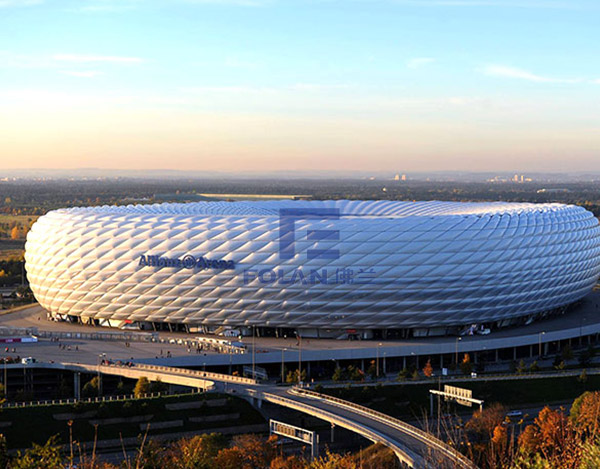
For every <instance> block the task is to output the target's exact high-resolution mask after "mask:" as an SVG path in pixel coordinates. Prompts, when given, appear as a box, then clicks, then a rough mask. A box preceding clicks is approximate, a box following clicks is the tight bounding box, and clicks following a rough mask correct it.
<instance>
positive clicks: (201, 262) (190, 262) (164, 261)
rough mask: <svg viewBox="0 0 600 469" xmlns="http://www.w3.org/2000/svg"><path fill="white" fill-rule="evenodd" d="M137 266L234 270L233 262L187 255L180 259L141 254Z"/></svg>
mask: <svg viewBox="0 0 600 469" xmlns="http://www.w3.org/2000/svg"><path fill="white" fill-rule="evenodd" d="M138 265H139V266H140V267H158V268H163V267H175V268H180V269H181V268H183V269H199V270H208V269H215V270H232V269H235V262H234V261H226V260H223V259H207V258H206V257H204V256H200V257H195V256H192V255H191V254H187V255H186V256H183V257H182V258H178V257H162V256H151V255H145V254H142V255H141V256H140V260H139V263H138Z"/></svg>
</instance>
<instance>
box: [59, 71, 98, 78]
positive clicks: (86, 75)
mask: <svg viewBox="0 0 600 469" xmlns="http://www.w3.org/2000/svg"><path fill="white" fill-rule="evenodd" d="M60 73H62V74H63V75H69V76H71V77H77V78H94V77H97V76H98V75H102V72H99V71H97V70H63V71H61V72H60Z"/></svg>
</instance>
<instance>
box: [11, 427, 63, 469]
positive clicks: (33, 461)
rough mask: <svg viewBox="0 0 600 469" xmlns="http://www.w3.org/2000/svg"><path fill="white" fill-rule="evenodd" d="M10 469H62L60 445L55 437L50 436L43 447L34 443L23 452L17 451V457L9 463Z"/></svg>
mask: <svg viewBox="0 0 600 469" xmlns="http://www.w3.org/2000/svg"><path fill="white" fill-rule="evenodd" d="M10 467H11V469H40V468H42V467H43V468H44V469H63V468H64V467H65V466H64V464H63V458H62V456H61V454H60V444H59V443H58V438H57V436H56V435H55V436H51V437H50V438H49V439H48V441H46V443H45V444H43V445H38V444H37V443H34V444H33V446H32V447H31V448H29V449H27V450H25V453H24V454H21V452H20V451H19V453H18V455H17V457H16V458H15V459H13V460H12V461H11V464H10Z"/></svg>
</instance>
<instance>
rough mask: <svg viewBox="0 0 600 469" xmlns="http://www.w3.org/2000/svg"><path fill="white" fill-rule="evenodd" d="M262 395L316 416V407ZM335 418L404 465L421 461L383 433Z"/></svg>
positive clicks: (274, 395)
mask: <svg viewBox="0 0 600 469" xmlns="http://www.w3.org/2000/svg"><path fill="white" fill-rule="evenodd" d="M256 394H259V393H256ZM260 394H262V398H263V399H267V400H269V401H271V402H274V403H279V404H281V405H284V406H286V407H289V408H292V409H293V408H299V409H304V412H306V413H308V414H309V415H314V414H315V407H314V406H310V405H306V404H304V403H302V402H298V401H295V400H293V399H288V398H287V397H283V396H278V395H276V394H271V393H260ZM257 397H258V396H257ZM316 410H317V411H318V410H320V409H316ZM321 412H323V414H326V415H330V414H331V412H327V411H321ZM334 418H335V419H336V420H337V421H338V422H343V423H344V426H345V427H346V428H348V429H349V430H352V431H354V432H357V433H359V434H361V435H363V436H364V437H366V438H368V439H370V440H371V441H373V442H379V443H383V444H385V445H386V446H388V447H390V448H391V449H392V450H393V451H394V453H395V454H396V455H397V456H398V458H399V459H400V460H401V461H402V462H403V463H405V464H408V465H409V466H410V467H415V463H416V461H417V460H418V459H419V457H418V456H417V455H416V454H409V452H408V451H406V450H405V449H403V448H400V447H399V446H397V445H395V444H394V442H393V441H390V439H389V438H387V437H386V436H384V435H382V434H381V433H379V432H376V431H374V430H372V429H370V428H366V427H365V426H363V425H360V424H357V423H355V422H352V421H351V420H349V419H347V418H344V417H341V416H339V415H334ZM336 423H337V422H336Z"/></svg>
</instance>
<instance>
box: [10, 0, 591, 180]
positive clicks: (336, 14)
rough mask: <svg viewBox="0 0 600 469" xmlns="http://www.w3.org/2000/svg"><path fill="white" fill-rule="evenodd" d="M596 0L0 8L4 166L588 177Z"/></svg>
mask: <svg viewBox="0 0 600 469" xmlns="http://www.w3.org/2000/svg"><path fill="white" fill-rule="evenodd" d="M599 24H600V2H599V1H597V0H564V1H563V0H0V168H5V169H8V168H53V169H65V168H88V167H93V168H107V169H109V168H110V169H128V170H132V169H133V170H148V169H173V170H194V171H201V170H208V171H233V172H248V171H253V172H260V171H321V170H327V171H331V170H342V169H343V170H356V171H366V172H368V171H388V170H389V171H390V172H392V173H396V172H402V173H406V172H410V171H427V170H470V171H556V172H567V171H586V170H589V171H598V170H600V59H599V55H598V53H599V50H600V49H599V47H600V27H599Z"/></svg>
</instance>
